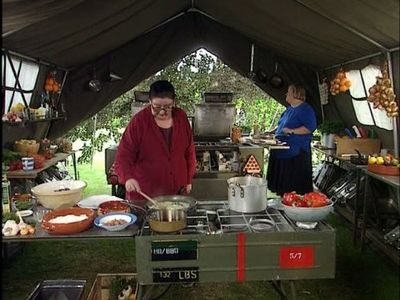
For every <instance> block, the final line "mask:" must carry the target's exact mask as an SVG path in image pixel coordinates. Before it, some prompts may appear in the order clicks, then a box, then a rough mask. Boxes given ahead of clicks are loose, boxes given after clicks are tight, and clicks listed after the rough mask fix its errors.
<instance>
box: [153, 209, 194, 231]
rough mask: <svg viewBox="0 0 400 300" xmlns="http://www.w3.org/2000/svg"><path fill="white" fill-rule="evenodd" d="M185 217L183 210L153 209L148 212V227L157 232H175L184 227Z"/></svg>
mask: <svg viewBox="0 0 400 300" xmlns="http://www.w3.org/2000/svg"><path fill="white" fill-rule="evenodd" d="M186 217H187V214H186V210H184V209H169V208H162V209H154V210H151V211H150V215H149V225H150V228H151V229H152V230H154V231H157V232H175V231H179V230H182V229H183V228H185V227H186V224H187V218H186Z"/></svg>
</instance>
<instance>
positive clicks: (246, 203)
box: [227, 176, 267, 213]
mask: <svg viewBox="0 0 400 300" xmlns="http://www.w3.org/2000/svg"><path fill="white" fill-rule="evenodd" d="M227 182H228V202H229V208H230V209H231V210H234V211H236V212H242V213H255V212H260V211H263V210H265V209H266V208H267V181H266V180H265V179H263V178H259V177H254V176H242V177H233V178H230V179H228V180H227Z"/></svg>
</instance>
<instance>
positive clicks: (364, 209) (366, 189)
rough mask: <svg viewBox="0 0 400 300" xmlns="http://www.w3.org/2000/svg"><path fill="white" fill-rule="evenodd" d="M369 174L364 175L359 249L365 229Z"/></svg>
mask: <svg viewBox="0 0 400 300" xmlns="http://www.w3.org/2000/svg"><path fill="white" fill-rule="evenodd" d="M369 181H370V180H369V176H368V175H365V185H364V201H363V223H362V228H361V251H363V250H364V243H365V230H366V228H367V202H368V194H369Z"/></svg>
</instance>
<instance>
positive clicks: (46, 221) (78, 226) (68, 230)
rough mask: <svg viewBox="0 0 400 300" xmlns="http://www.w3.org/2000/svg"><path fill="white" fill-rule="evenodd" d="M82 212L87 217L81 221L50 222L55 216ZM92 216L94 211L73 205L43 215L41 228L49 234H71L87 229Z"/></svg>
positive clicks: (76, 214)
mask: <svg viewBox="0 0 400 300" xmlns="http://www.w3.org/2000/svg"><path fill="white" fill-rule="evenodd" d="M83 214H84V215H86V216H87V218H86V219H84V220H82V221H78V222H71V223H59V224H55V223H50V220H52V219H54V218H56V217H61V216H68V215H75V216H80V215H83ZM94 218H95V212H94V210H92V209H89V208H80V207H73V208H65V209H60V210H53V211H51V212H49V213H47V214H45V215H44V216H43V220H42V228H43V230H45V231H47V232H48V233H50V234H73V233H78V232H82V231H85V230H87V229H89V228H90V226H92V223H93V220H94Z"/></svg>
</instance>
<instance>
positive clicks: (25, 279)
mask: <svg viewBox="0 0 400 300" xmlns="http://www.w3.org/2000/svg"><path fill="white" fill-rule="evenodd" d="M103 166H104V165H103V164H101V163H96V162H95V164H94V166H93V168H92V169H91V168H90V166H88V165H80V166H79V173H80V179H82V180H85V181H87V182H88V187H87V188H86V190H85V195H86V196H87V195H93V194H110V191H111V189H110V186H109V185H107V184H106V181H105V175H104V169H103ZM328 221H329V222H330V224H331V225H332V226H333V227H334V228H335V229H336V235H337V236H336V245H337V246H336V256H337V257H336V275H335V279H324V280H299V281H296V287H297V293H298V299H323V300H335V299H341V300H347V299H363V300H364V299H367V300H368V299H371V300H373V299H379V300H381V299H388V300H393V299H399V293H400V291H399V281H398V280H399V273H398V269H397V268H396V267H394V266H393V265H392V264H390V263H388V261H387V260H386V259H385V258H384V257H383V256H382V255H381V254H379V253H375V252H373V251H372V250H370V249H369V248H367V249H366V251H364V253H361V252H360V250H359V246H357V247H355V246H353V241H352V232H351V231H350V230H349V229H348V227H347V226H346V225H345V223H344V221H343V220H342V219H341V218H339V217H337V216H336V215H331V216H330V218H329V220H328ZM134 271H135V245H134V241H133V240H93V241H46V242H31V243H26V244H24V248H23V252H22V253H21V254H20V255H18V256H16V257H15V258H14V259H13V260H11V261H3V267H2V276H3V281H2V298H3V299H10V300H19V299H25V298H26V297H27V295H29V293H30V292H31V291H33V289H34V288H35V286H36V285H37V284H38V283H39V282H40V281H42V280H46V279H85V280H87V284H86V289H85V295H87V294H88V292H89V290H90V287H91V286H92V284H93V281H94V279H95V277H96V274H97V273H125V272H134ZM188 298H190V299H192V300H197V299H198V300H200V299H201V300H202V299H221V300H225V299H246V300H247V299H279V297H278V295H277V293H276V292H275V291H274V290H273V289H272V287H271V286H270V285H269V283H266V282H247V283H244V284H237V283H218V284H216V283H213V284H197V285H195V286H194V287H182V286H181V285H172V287H171V288H170V289H169V290H168V292H167V293H166V294H165V295H164V297H163V298H162V299H167V300H168V299H171V300H177V299H188Z"/></svg>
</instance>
